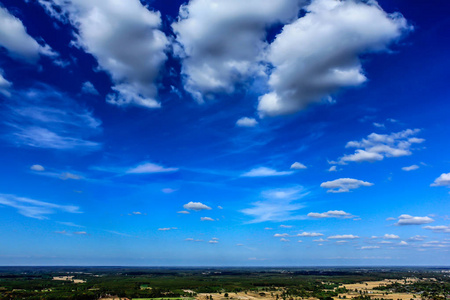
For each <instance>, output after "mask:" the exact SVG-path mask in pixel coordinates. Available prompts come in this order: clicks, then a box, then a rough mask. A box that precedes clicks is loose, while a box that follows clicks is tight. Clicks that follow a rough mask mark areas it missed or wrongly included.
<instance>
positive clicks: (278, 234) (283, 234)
mask: <svg viewBox="0 0 450 300" xmlns="http://www.w3.org/2000/svg"><path fill="white" fill-rule="evenodd" d="M273 236H274V237H288V236H289V234H287V233H275V234H274V235H273Z"/></svg>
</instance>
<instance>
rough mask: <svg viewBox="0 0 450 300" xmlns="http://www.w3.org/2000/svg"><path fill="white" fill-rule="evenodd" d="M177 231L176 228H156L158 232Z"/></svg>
mask: <svg viewBox="0 0 450 300" xmlns="http://www.w3.org/2000/svg"><path fill="white" fill-rule="evenodd" d="M175 229H177V228H176V227H166V228H158V230H159V231H170V230H175Z"/></svg>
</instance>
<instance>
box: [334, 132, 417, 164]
mask: <svg viewBox="0 0 450 300" xmlns="http://www.w3.org/2000/svg"><path fill="white" fill-rule="evenodd" d="M419 132H420V130H419V129H406V130H403V131H400V132H394V133H391V134H378V133H371V134H369V135H368V136H367V138H365V139H362V140H361V141H350V142H348V143H347V145H346V146H345V147H346V148H359V149H356V150H355V153H354V154H347V155H344V156H343V157H341V158H340V159H339V160H338V161H337V162H331V163H335V164H336V163H337V164H344V165H345V164H347V163H348V162H358V163H359V162H365V161H368V162H374V161H379V160H383V159H384V158H385V157H400V156H407V155H411V154H412V152H411V146H412V145H413V144H419V143H422V142H423V141H425V140H424V139H420V138H417V137H414V135H416V134H418V133H419ZM406 171H407V170H406Z"/></svg>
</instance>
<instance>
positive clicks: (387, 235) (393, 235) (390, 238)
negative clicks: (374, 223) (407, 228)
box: [383, 233, 400, 240]
mask: <svg viewBox="0 0 450 300" xmlns="http://www.w3.org/2000/svg"><path fill="white" fill-rule="evenodd" d="M383 238H384V239H387V240H395V239H399V238H400V237H399V236H398V235H395V234H388V233H386V234H385V235H384V236H383Z"/></svg>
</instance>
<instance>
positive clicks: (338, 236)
mask: <svg viewBox="0 0 450 300" xmlns="http://www.w3.org/2000/svg"><path fill="white" fill-rule="evenodd" d="M328 239H339V240H353V239H359V236H357V235H353V234H344V235H332V236H329V237H328Z"/></svg>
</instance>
